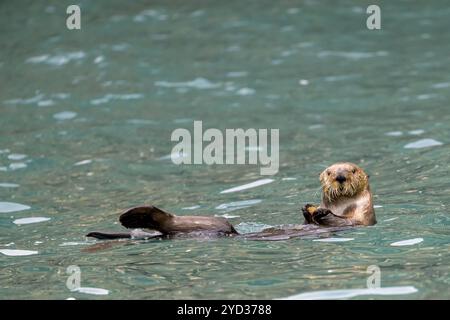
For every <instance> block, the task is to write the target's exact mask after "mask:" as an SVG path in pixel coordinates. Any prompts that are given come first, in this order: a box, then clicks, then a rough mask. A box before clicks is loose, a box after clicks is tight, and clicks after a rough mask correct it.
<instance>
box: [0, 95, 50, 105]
mask: <svg viewBox="0 0 450 320" xmlns="http://www.w3.org/2000/svg"><path fill="white" fill-rule="evenodd" d="M43 98H44V95H43V94H37V95H35V96H34V97H31V98H27V99H22V98H18V99H12V100H6V101H5V103H6V104H33V103H38V102H39V101H41V100H42V99H43Z"/></svg>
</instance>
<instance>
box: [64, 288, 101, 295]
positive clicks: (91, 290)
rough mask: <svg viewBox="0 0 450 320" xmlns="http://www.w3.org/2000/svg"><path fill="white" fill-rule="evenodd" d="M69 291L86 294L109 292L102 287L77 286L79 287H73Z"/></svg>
mask: <svg viewBox="0 0 450 320" xmlns="http://www.w3.org/2000/svg"><path fill="white" fill-rule="evenodd" d="M71 291H74V292H79V293H86V294H94V295H107V294H109V290H106V289H102V288H91V287H79V288H75V289H73V290H71Z"/></svg>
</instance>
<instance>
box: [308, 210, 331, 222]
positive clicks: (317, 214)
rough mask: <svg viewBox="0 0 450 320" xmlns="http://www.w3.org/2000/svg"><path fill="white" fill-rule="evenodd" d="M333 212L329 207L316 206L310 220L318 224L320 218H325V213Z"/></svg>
mask: <svg viewBox="0 0 450 320" xmlns="http://www.w3.org/2000/svg"><path fill="white" fill-rule="evenodd" d="M329 214H333V212H331V210H330V209H324V208H318V209H317V210H316V211H315V212H314V213H313V214H312V220H313V222H315V223H317V224H320V220H322V219H323V218H325V217H326V216H327V215H329Z"/></svg>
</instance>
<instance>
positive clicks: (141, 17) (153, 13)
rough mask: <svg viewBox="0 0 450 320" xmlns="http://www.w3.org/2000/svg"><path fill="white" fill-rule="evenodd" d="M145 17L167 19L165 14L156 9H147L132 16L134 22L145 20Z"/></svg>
mask: <svg viewBox="0 0 450 320" xmlns="http://www.w3.org/2000/svg"><path fill="white" fill-rule="evenodd" d="M147 18H152V19H155V20H159V21H164V20H166V19H167V15H166V14H163V13H161V12H160V11H158V10H153V9H147V10H143V11H141V12H139V14H137V15H135V16H134V17H133V21H134V22H145V21H146V20H147Z"/></svg>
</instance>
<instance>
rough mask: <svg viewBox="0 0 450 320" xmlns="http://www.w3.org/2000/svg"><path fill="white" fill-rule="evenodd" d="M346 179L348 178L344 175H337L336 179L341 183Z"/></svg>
mask: <svg viewBox="0 0 450 320" xmlns="http://www.w3.org/2000/svg"><path fill="white" fill-rule="evenodd" d="M346 180H347V178H346V177H344V176H343V175H338V176H337V177H336V181H337V182H339V183H344V182H345V181H346Z"/></svg>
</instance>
